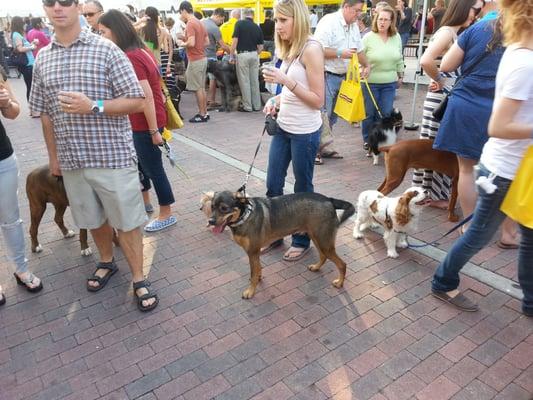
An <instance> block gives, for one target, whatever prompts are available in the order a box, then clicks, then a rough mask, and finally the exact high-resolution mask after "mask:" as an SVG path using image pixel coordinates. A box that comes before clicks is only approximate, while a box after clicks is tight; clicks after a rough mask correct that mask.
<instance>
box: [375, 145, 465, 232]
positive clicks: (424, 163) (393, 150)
mask: <svg viewBox="0 0 533 400" xmlns="http://www.w3.org/2000/svg"><path fill="white" fill-rule="evenodd" d="M379 151H382V152H384V153H385V174H386V175H385V179H384V180H383V183H382V184H381V185H380V186H379V187H378V191H380V192H381V193H383V194H384V195H387V194H389V193H390V192H392V191H393V190H394V189H396V188H397V187H398V186H400V184H401V183H402V181H403V178H404V177H405V173H406V172H407V170H409V169H410V168H421V169H430V170H432V171H437V172H440V173H441V174H445V175H448V176H449V177H451V178H452V193H451V195H450V201H449V202H448V220H449V221H452V222H455V221H458V220H459V217H458V216H457V215H456V214H455V204H456V202H457V182H458V180H459V164H458V162H457V156H456V155H455V154H454V153H450V152H448V151H441V150H435V149H433V140H428V139H415V140H402V141H401V142H398V143H396V144H394V145H392V146H387V147H380V149H379Z"/></svg>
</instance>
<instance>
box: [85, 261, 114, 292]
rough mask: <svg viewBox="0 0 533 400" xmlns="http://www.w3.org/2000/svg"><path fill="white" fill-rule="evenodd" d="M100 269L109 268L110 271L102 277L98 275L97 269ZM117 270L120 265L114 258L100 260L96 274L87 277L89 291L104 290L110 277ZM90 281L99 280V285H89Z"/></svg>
mask: <svg viewBox="0 0 533 400" xmlns="http://www.w3.org/2000/svg"><path fill="white" fill-rule="evenodd" d="M99 269H107V270H108V271H109V272H106V274H105V275H104V276H102V277H100V276H98V275H96V271H98V270H99ZM117 271H118V267H117V264H115V260H114V259H113V260H112V261H111V262H99V263H98V264H96V269H95V270H94V274H93V275H92V276H91V277H90V278H89V279H87V290H88V291H89V292H98V291H99V290H102V289H103V288H104V287H105V285H107V282H108V281H109V278H111V277H112V276H113V275H114V274H115V273H116V272H117ZM89 281H95V282H97V283H98V286H91V285H89Z"/></svg>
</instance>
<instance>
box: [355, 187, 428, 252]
mask: <svg viewBox="0 0 533 400" xmlns="http://www.w3.org/2000/svg"><path fill="white" fill-rule="evenodd" d="M426 196H427V193H426V192H425V191H424V190H423V189H422V188H419V187H411V188H409V189H407V190H406V191H405V192H404V193H403V194H402V195H401V196H400V197H387V196H384V195H383V194H381V193H380V192H378V191H377V190H366V191H364V192H362V193H361V194H360V195H359V199H358V201H357V219H356V221H355V226H354V228H353V237H354V238H356V239H361V238H362V237H363V231H364V230H365V229H366V228H368V227H369V226H377V225H381V226H382V227H383V229H384V230H385V233H384V234H383V240H384V241H385V245H386V246H387V256H388V257H390V258H397V257H398V252H397V251H396V247H399V248H406V247H407V246H408V245H407V232H408V231H411V230H413V228H414V227H415V226H416V222H417V219H418V215H419V214H420V210H421V209H422V207H423V206H422V205H421V202H422V201H423V200H425V199H426Z"/></svg>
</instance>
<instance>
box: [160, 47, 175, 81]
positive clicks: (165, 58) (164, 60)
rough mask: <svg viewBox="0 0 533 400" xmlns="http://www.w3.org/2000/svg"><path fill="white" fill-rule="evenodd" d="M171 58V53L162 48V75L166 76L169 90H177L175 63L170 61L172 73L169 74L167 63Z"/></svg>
mask: <svg viewBox="0 0 533 400" xmlns="http://www.w3.org/2000/svg"><path fill="white" fill-rule="evenodd" d="M168 59H169V54H168V53H167V52H164V51H163V50H161V74H162V75H161V76H163V77H164V79H165V83H166V84H167V88H168V90H169V91H175V90H177V87H176V71H175V69H174V63H173V62H172V60H171V61H170V75H167V73H166V72H167V63H168Z"/></svg>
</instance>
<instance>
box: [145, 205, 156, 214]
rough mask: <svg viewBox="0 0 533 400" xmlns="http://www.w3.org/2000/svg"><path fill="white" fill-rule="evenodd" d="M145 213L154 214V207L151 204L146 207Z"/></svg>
mask: <svg viewBox="0 0 533 400" xmlns="http://www.w3.org/2000/svg"><path fill="white" fill-rule="evenodd" d="M144 211H146V213H147V214H151V213H153V212H154V206H153V205H151V204H150V203H148V204H145V205H144Z"/></svg>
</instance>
